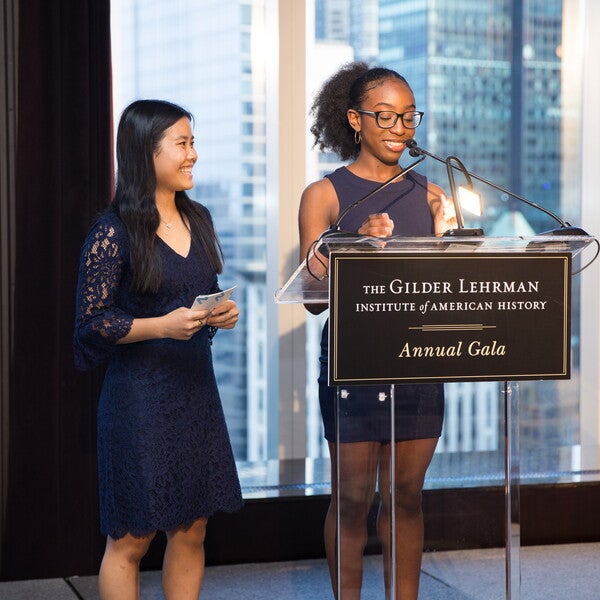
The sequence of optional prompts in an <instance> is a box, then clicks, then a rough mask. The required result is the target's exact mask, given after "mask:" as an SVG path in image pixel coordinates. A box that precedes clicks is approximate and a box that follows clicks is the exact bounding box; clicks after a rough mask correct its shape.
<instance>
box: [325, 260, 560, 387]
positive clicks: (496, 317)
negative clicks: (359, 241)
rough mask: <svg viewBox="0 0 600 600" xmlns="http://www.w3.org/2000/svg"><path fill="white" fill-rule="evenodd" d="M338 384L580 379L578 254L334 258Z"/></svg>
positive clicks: (332, 377)
mask: <svg viewBox="0 0 600 600" xmlns="http://www.w3.org/2000/svg"><path fill="white" fill-rule="evenodd" d="M330 269H331V271H330V272H331V277H330V290H329V306H330V320H329V338H330V339H329V353H330V354H329V385H365V384H376V383H390V384H391V383H409V382H434V381H436V382H440V381H481V380H490V381H506V380H524V379H568V378H569V377H570V356H571V353H570V349H571V342H570V304H571V302H570V294H571V286H570V272H571V255H570V254H569V253H544V252H519V253H508V252H507V253H504V252H489V253H486V252H481V253H479V252H474V253H458V252H457V253H454V252H452V253H443V252H439V253H437V252H436V253H424V254H419V253H405V252H402V253H393V252H392V253H371V252H367V253H365V252H340V253H336V252H332V253H331V255H330Z"/></svg>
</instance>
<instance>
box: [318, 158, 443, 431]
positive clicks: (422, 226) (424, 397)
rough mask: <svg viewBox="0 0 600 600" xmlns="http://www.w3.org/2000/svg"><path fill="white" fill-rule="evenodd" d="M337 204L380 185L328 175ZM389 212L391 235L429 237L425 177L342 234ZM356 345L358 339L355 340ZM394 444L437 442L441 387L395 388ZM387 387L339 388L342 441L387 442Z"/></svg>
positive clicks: (389, 193) (328, 394) (331, 405)
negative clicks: (398, 442)
mask: <svg viewBox="0 0 600 600" xmlns="http://www.w3.org/2000/svg"><path fill="white" fill-rule="evenodd" d="M327 178H328V179H329V180H330V181H331V183H332V184H333V186H334V188H335V191H336V193H337V196H338V199H339V203H340V214H341V213H342V211H344V210H345V209H346V208H347V207H348V206H350V205H351V204H352V203H353V202H355V201H356V200H358V199H359V198H362V197H363V196H365V195H367V194H368V193H370V192H372V191H373V190H374V189H375V188H376V187H378V186H379V185H381V184H380V183H378V182H375V181H369V180H367V179H362V178H361V177H358V176H357V175H354V174H353V173H352V172H351V171H349V170H348V169H347V168H346V167H341V168H339V169H337V170H336V171H334V172H333V173H331V174H329V175H327ZM383 212H385V213H388V215H389V216H390V218H391V219H392V221H393V222H394V232H393V234H394V235H395V236H399V235H401V236H420V237H423V236H430V235H433V234H434V227H433V218H432V215H431V211H430V209H429V205H428V203H427V178H426V177H424V176H423V175H419V174H418V173H415V172H414V171H413V172H411V173H408V174H407V175H406V176H405V179H404V180H402V181H399V182H396V183H392V184H390V185H388V186H387V187H386V188H384V189H383V190H381V191H380V192H377V193H376V194H374V195H373V196H372V197H371V198H369V199H368V200H366V201H365V202H363V203H361V204H359V205H358V206H357V207H356V208H355V209H353V210H351V211H350V212H348V214H347V215H346V216H345V217H344V218H343V219H342V221H341V223H340V229H341V230H342V231H348V232H357V231H358V229H359V228H360V226H361V225H362V224H363V222H364V221H365V220H366V219H367V217H368V216H369V215H370V214H374V213H383ZM356 345H357V346H358V347H360V340H356ZM327 357H328V323H326V324H325V327H324V328H323V334H322V336H321V356H320V365H321V369H320V374H319V403H320V405H321V415H322V417H323V425H324V428H325V438H326V439H327V440H329V441H331V442H334V441H335V439H336V435H335V432H336V418H335V413H336V410H335V405H336V388H333V387H329V386H328V385H327V360H328V358H327ZM394 403H395V411H396V420H395V438H396V441H401V440H413V439H424V438H436V437H439V436H440V435H441V432H442V422H443V416H444V386H443V384H401V385H396V386H395V387H394ZM390 425H391V422H390V386H389V385H372V386H355V385H353V386H347V387H346V388H344V389H340V441H341V442H365V441H377V442H386V441H388V442H389V440H390Z"/></svg>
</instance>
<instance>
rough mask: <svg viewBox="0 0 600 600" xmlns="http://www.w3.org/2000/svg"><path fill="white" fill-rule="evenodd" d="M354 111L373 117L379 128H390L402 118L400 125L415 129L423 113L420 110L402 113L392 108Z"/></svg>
mask: <svg viewBox="0 0 600 600" xmlns="http://www.w3.org/2000/svg"><path fill="white" fill-rule="evenodd" d="M356 112H358V113H361V114H363V115H370V116H371V117H375V121H376V122H377V125H378V126H379V127H381V129H391V128H392V127H393V126H394V125H395V124H396V123H397V122H398V119H401V120H402V125H404V127H406V129H416V128H417V127H418V126H419V125H420V124H421V119H422V118H423V115H424V114H425V113H424V112H422V111H420V110H412V111H410V112H405V113H402V114H400V113H397V112H394V111H393V110H378V111H377V112H373V111H372V110H358V109H357V110H356Z"/></svg>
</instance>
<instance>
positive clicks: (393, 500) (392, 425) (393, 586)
mask: <svg viewBox="0 0 600 600" xmlns="http://www.w3.org/2000/svg"><path fill="white" fill-rule="evenodd" d="M394 392H395V386H394V384H392V385H390V529H391V532H390V598H394V599H395V598H396V397H395V395H394ZM384 560H385V557H384Z"/></svg>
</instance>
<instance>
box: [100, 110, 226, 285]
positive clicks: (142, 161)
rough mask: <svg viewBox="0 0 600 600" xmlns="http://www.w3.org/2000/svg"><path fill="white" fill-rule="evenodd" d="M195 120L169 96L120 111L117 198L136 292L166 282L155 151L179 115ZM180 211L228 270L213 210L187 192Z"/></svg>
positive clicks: (179, 197) (214, 262)
mask: <svg viewBox="0 0 600 600" xmlns="http://www.w3.org/2000/svg"><path fill="white" fill-rule="evenodd" d="M184 117H185V118H186V119H188V120H189V121H190V122H193V116H192V115H191V113H189V112H188V111H187V110H185V109H184V108H182V107H181V106H177V105H176V104H173V103H171V102H167V101H165V100H136V101H135V102H132V103H131V104H130V105H129V106H128V107H127V108H126V109H125V110H124V111H123V114H122V115H121V119H120V121H119V127H118V130H117V185H116V189H115V196H114V199H113V203H112V208H113V210H115V211H116V213H117V214H118V215H119V217H120V218H121V220H122V221H123V223H124V224H125V226H126V227H127V232H128V233H129V243H130V260H131V268H132V272H133V281H132V288H133V291H136V292H141V293H155V292H157V291H158V289H159V287H160V284H161V281H162V262H161V258H160V253H159V252H158V247H157V242H158V240H157V236H156V230H157V229H158V225H159V223H160V215H159V213H158V209H157V208H156V202H155V196H154V194H155V191H156V173H155V170H154V156H155V154H156V153H157V152H158V149H159V146H160V142H161V140H162V139H163V137H164V135H165V131H166V130H167V129H168V128H169V127H171V126H172V125H174V124H175V123H176V122H177V121H179V119H181V118H184ZM175 205H176V207H177V210H178V211H179V212H180V213H181V214H182V215H184V216H185V217H186V218H187V221H188V222H189V224H190V230H191V233H192V243H194V238H195V237H197V238H198V239H199V240H200V243H201V245H202V248H203V249H204V252H205V253H206V255H207V257H208V259H209V262H210V264H211V266H212V267H213V269H214V270H215V272H216V273H221V271H222V269H223V252H222V249H221V245H220V244H219V240H218V238H217V235H216V233H215V230H214V227H213V222H212V218H211V216H210V213H209V212H208V209H207V208H206V207H205V206H203V205H202V204H199V203H197V202H193V201H192V200H190V198H189V197H188V195H187V194H186V192H185V191H179V192H176V193H175Z"/></svg>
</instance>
